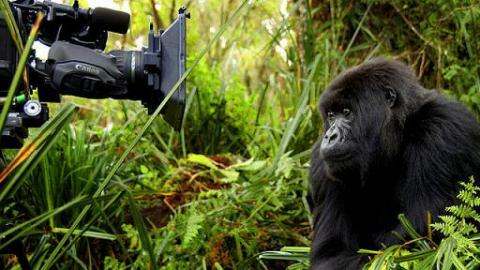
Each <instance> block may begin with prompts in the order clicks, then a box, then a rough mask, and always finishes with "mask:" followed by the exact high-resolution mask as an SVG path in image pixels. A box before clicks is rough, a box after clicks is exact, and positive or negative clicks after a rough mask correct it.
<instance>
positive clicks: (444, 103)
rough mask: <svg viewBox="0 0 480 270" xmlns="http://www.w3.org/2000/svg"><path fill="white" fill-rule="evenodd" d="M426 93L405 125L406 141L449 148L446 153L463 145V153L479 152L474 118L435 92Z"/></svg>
mask: <svg viewBox="0 0 480 270" xmlns="http://www.w3.org/2000/svg"><path fill="white" fill-rule="evenodd" d="M426 91H427V92H426V95H425V96H424V101H423V102H422V103H421V105H420V107H419V108H418V109H417V110H416V112H414V113H412V114H411V115H410V116H409V117H408V119H407V121H406V125H405V134H406V135H407V137H410V138H411V139H413V140H421V141H432V142H435V143H436V144H441V145H443V144H445V145H449V147H448V149H445V150H449V149H450V148H451V146H459V145H462V147H461V150H462V151H466V152H471V151H480V124H479V122H478V121H477V119H476V117H475V116H474V115H473V114H472V113H471V112H470V111H469V110H468V109H467V108H466V107H465V105H463V104H461V103H460V102H458V101H454V100H451V99H449V98H447V97H445V96H443V95H441V94H440V93H438V92H437V91H434V90H426ZM465 146H468V147H469V148H471V149H470V150H468V149H465ZM459 150H460V149H459Z"/></svg>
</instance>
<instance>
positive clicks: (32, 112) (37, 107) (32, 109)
mask: <svg viewBox="0 0 480 270" xmlns="http://www.w3.org/2000/svg"><path fill="white" fill-rule="evenodd" d="M23 111H24V112H25V114H26V115H28V116H31V117H35V116H38V115H39V114H40V113H41V112H42V105H41V104H40V102H38V101H36V100H29V101H27V103H25V105H23Z"/></svg>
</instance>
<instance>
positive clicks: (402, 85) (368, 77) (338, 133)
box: [310, 58, 480, 270]
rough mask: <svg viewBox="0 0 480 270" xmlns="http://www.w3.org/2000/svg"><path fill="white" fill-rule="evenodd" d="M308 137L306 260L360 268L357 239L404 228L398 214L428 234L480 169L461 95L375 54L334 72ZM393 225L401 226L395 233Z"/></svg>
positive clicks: (320, 268)
mask: <svg viewBox="0 0 480 270" xmlns="http://www.w3.org/2000/svg"><path fill="white" fill-rule="evenodd" d="M319 109H320V113H321V115H322V118H323V120H324V133H323V135H322V136H321V137H320V138H319V139H318V141H317V142H316V144H315V145H314V146H313V150H312V158H311V163H310V164H311V168H310V188H311V199H312V204H313V205H312V212H313V216H314V219H313V223H314V224H313V241H312V251H311V268H312V269H314V270H334V269H341V270H345V269H355V270H356V269H361V267H362V266H363V265H364V264H365V263H366V262H367V261H368V258H367V257H366V256H365V255H361V254H359V253H357V251H358V250H359V249H360V248H366V249H380V248H382V246H383V245H391V244H394V243H396V242H398V241H399V240H398V238H397V237H395V236H394V234H392V232H393V231H396V232H398V234H400V235H402V236H406V232H405V231H404V229H403V228H402V226H401V225H400V222H399V220H398V214H400V213H404V214H405V215H406V216H407V218H408V219H409V220H410V221H411V222H412V224H413V226H414V228H415V229H416V230H417V231H418V232H419V233H420V234H421V235H426V234H427V226H428V221H427V213H428V212H430V213H431V214H432V217H434V221H435V220H436V219H435V217H437V216H438V215H439V214H442V213H443V211H444V209H445V207H447V206H449V205H452V204H454V203H455V202H456V195H457V193H458V191H459V189H460V188H459V185H458V182H459V181H466V180H468V178H469V177H471V176H474V177H477V179H480V178H478V176H479V175H480V125H479V123H478V122H477V120H476V118H475V116H474V115H473V114H472V113H470V112H469V111H468V110H467V109H466V108H465V106H463V105H462V104H460V103H458V102H455V101H452V100H450V99H447V98H445V97H443V96H441V95H440V94H439V93H438V92H437V91H435V90H427V89H425V88H423V87H422V86H421V85H420V84H419V82H418V80H417V78H416V77H415V75H414V74H413V72H412V71H411V70H410V69H409V68H408V67H407V66H406V65H404V64H403V63H401V62H398V61H394V60H386V59H383V58H376V59H373V60H370V61H368V62H366V63H363V64H361V65H359V66H355V67H353V68H350V69H348V70H346V71H345V72H343V73H342V74H340V75H339V76H338V77H337V78H336V79H334V80H333V82H332V83H331V84H330V85H329V86H328V87H327V89H326V90H325V91H324V92H323V94H322V95H321V97H320V104H319ZM398 234H397V235H398Z"/></svg>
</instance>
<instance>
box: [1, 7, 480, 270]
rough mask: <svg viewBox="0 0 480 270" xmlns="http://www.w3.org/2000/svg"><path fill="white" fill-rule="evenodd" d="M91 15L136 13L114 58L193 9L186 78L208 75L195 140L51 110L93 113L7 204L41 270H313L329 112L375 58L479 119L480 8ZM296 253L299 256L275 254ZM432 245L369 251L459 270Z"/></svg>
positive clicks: (196, 99)
mask: <svg viewBox="0 0 480 270" xmlns="http://www.w3.org/2000/svg"><path fill="white" fill-rule="evenodd" d="M64 2H68V1H64ZM80 3H81V6H83V7H87V6H99V5H100V6H106V7H110V8H117V9H121V10H124V11H128V12H130V13H131V15H132V21H131V28H130V29H131V30H130V32H129V33H128V34H126V35H123V36H121V35H111V37H110V39H109V43H108V47H107V50H108V49H136V48H139V47H140V46H143V45H145V43H146V35H147V33H148V29H149V21H150V20H151V21H152V23H153V25H154V28H155V29H156V30H158V29H162V28H165V27H167V26H168V25H169V24H170V23H171V22H172V21H173V20H174V19H175V18H176V14H177V10H178V9H179V8H180V7H181V6H186V7H187V8H188V10H189V11H190V13H191V19H190V20H188V26H187V33H188V34H187V39H188V41H187V43H188V45H187V52H188V65H187V66H191V65H196V66H195V68H194V69H193V70H192V73H191V74H190V75H189V76H188V77H187V90H188V94H187V108H186V114H185V117H184V120H185V121H184V124H183V127H182V129H181V131H180V132H175V131H173V130H172V129H171V128H170V127H169V126H168V125H167V124H166V123H165V122H164V121H163V120H162V119H161V117H159V118H157V119H155V120H154V121H153V122H152V123H148V120H149V116H148V115H147V114H146V112H145V110H144V109H143V108H142V107H141V105H140V104H138V103H136V102H129V101H113V100H107V101H92V100H85V99H79V98H65V99H64V103H63V104H60V105H53V106H52V107H53V108H54V109H53V114H55V112H62V113H65V110H66V109H65V106H67V105H66V104H75V105H76V106H77V107H78V108H79V109H78V110H77V111H75V112H74V111H73V110H72V114H73V117H72V118H71V119H70V121H64V122H62V123H60V124H57V125H54V126H53V127H50V128H51V129H52V130H54V135H55V136H52V137H51V140H50V141H49V143H50V142H51V144H50V146H49V147H48V151H39V150H38V149H37V150H38V151H37V154H36V155H33V156H32V157H30V159H29V161H28V162H31V163H29V164H30V166H28V168H26V169H25V170H24V171H20V170H17V171H16V172H14V173H13V174H12V175H11V176H10V178H9V179H7V181H10V182H14V188H13V189H12V191H11V192H10V193H9V196H4V194H3V193H0V202H2V208H1V211H2V215H1V216H2V219H1V220H2V223H3V224H7V223H8V224H14V225H13V228H12V229H10V230H8V231H7V232H3V233H1V234H0V236H8V235H10V237H11V236H12V235H15V237H17V238H20V239H23V240H24V243H25V244H26V249H27V251H28V254H29V258H30V261H31V263H32V265H33V266H34V268H35V269H48V268H54V269H99V268H100V269H102V268H104V269H284V268H285V267H286V266H288V265H290V264H291V262H288V261H284V260H283V259H290V260H293V261H294V262H296V263H295V264H294V265H293V266H290V267H291V268H292V269H293V268H296V269H306V268H307V267H308V266H307V265H308V260H307V259H306V258H307V257H308V255H307V254H306V252H308V250H306V249H305V248H302V247H308V246H309V244H310V239H311V235H310V233H311V214H310V212H309V210H308V203H307V199H306V196H307V192H308V167H309V157H310V149H311V146H312V145H313V143H314V142H315V140H316V139H317V137H318V135H319V133H320V132H321V127H322V122H321V119H320V117H319V114H318V112H317V102H318V98H319V96H320V94H321V92H322V90H323V89H324V88H325V87H326V85H328V83H329V82H330V81H331V80H332V79H333V78H334V77H335V76H336V75H338V74H339V73H340V72H341V71H342V70H344V69H346V68H347V67H349V66H351V65H355V64H359V63H361V62H363V61H365V60H367V59H369V58H372V57H375V56H386V57H391V58H395V59H399V60H402V61H404V62H406V63H407V64H409V65H410V66H411V67H412V68H413V69H414V71H415V73H416V74H417V75H418V77H419V80H420V81H421V83H422V84H424V85H425V86H426V87H427V88H435V89H438V90H439V91H441V92H443V93H444V94H446V95H448V96H450V97H451V98H452V99H458V100H460V101H462V102H464V103H465V104H466V105H467V106H468V107H469V109H470V110H471V111H473V112H474V113H475V114H477V115H479V113H480V95H479V92H480V80H479V76H478V75H479V63H480V62H479V54H480V41H479V40H480V39H479V38H478V37H477V35H478V34H477V33H480V23H479V19H480V3H479V1H458V0H439V1H436V0H426V1H399V0H395V1H372V0H368V1H367V0H365V1H354V0H352V1H348V0H339V1H337V0H330V1H320V0H290V1H287V0H258V1H254V0H251V1H241V0H198V1H192V0H186V1H180V0H130V1H128V0H114V1H80ZM222 31H225V32H224V33H223V35H222V36H220V37H219V38H217V36H216V34H217V33H218V32H222ZM211 42H214V43H213V45H212V46H211V47H208V51H207V52H206V54H205V55H202V54H201V52H202V50H203V49H204V48H207V46H208V45H209V44H210V43H211ZM39 51H41V49H39ZM202 56H203V57H202ZM200 57H201V58H200ZM197 60H199V62H198V64H197V62H196V61H197ZM138 90H139V91H141V89H138ZM62 108H64V109H63V110H62ZM146 124H147V127H148V129H146V132H145V134H144V135H143V136H141V137H138V134H141V133H142V132H143V129H144V127H146ZM137 137H138V138H139V139H140V140H139V142H138V143H137V144H136V146H135V147H134V148H133V149H130V147H129V145H130V144H131V142H132V141H134V140H135V138H137ZM39 149H40V148H39ZM39 152H41V153H39ZM6 154H7V157H8V158H10V159H12V158H13V157H14V155H15V154H16V152H15V151H9V152H7V153H6ZM122 155H123V156H122ZM122 157H124V158H125V161H124V162H121V163H120V162H118V161H119V160H120V159H121V158H122ZM19 171H20V172H19ZM105 180H107V181H105ZM465 180H467V179H465ZM12 185H13V184H12ZM472 193H475V191H472ZM86 205H87V206H88V205H89V206H88V207H87V208H85V206H86ZM85 209H87V210H85ZM79 216H80V217H81V218H79ZM407 225H408V224H407ZM457 229H458V228H457ZM469 233H470V232H469ZM465 234H467V233H465ZM419 237H420V236H419ZM472 241H476V240H475V239H473V240H472ZM422 245H423V244H422ZM285 246H296V247H298V248H290V249H289V248H287V249H284V250H286V251H290V252H283V253H275V252H266V251H276V250H280V249H281V248H283V247H285ZM429 247H430V248H429V249H425V250H427V251H429V252H431V253H428V252H426V251H425V250H422V249H421V248H419V249H416V248H415V247H413V246H408V245H403V246H398V247H395V249H391V250H394V251H395V252H397V253H388V252H383V251H365V252H367V253H368V252H370V254H371V255H372V257H375V256H377V257H376V258H377V261H378V258H380V257H381V255H385V254H389V256H390V257H388V256H387V257H388V258H386V257H385V256H384V257H381V258H383V260H384V261H382V262H381V263H380V264H378V265H383V266H378V267H386V268H388V267H390V266H392V265H395V267H396V266H399V265H400V264H399V263H400V262H399V261H398V260H397V261H395V260H394V257H395V256H397V258H398V255H399V254H403V255H405V254H410V255H411V254H414V255H416V256H417V257H413V259H412V258H410V261H415V260H416V262H417V263H418V262H419V261H421V260H425V258H427V255H428V256H430V257H432V258H433V259H432V262H433V261H434V260H435V262H438V261H441V265H440V266H441V267H446V266H451V264H455V262H453V263H451V262H448V261H447V262H445V261H442V259H444V258H443V257H441V256H440V258H436V257H435V256H439V255H438V254H439V253H438V252H437V253H436V252H434V251H438V245H433V244H432V245H430V246H429ZM455 247H456V248H458V249H452V250H455V252H458V254H460V255H462V256H463V257H462V256H460V255H458V254H457V253H456V254H457V255H458V258H460V259H459V262H461V263H464V264H463V265H464V266H469V265H468V262H467V261H468V260H472V258H476V257H475V256H476V255H475V254H478V249H477V250H475V245H474V247H473V248H472V247H471V246H468V247H467V248H465V247H462V248H464V249H463V251H462V250H460V249H459V247H458V245H457V246H455ZM409 248H410V249H409ZM424 248H425V247H424ZM469 248H471V249H469ZM386 250H388V249H386ZM391 250H390V251H391ZM465 250H467V251H471V253H472V254H473V255H472V254H470V253H467V252H466V251H465ZM474 251H475V252H474ZM418 252H420V253H418ZM422 252H423V253H422ZM422 256H423V257H422ZM472 256H473V257H472ZM430 257H428V258H430ZM462 258H463V259H462ZM4 259H5V262H6V264H7V265H8V266H9V267H13V268H16V269H18V264H16V261H15V259H14V258H13V257H7V258H4ZM272 259H274V260H272ZM403 261H405V260H403ZM477 261H478V260H477ZM385 262H387V263H385ZM449 263H450V264H449ZM455 265H458V264H455ZM472 265H473V264H472ZM470 266H471V265H470ZM373 267H376V266H375V265H374V266H373ZM471 267H473V266H471ZM386 268H383V269H386ZM375 269H377V268H375ZM378 269H382V268H378ZM395 269H397V268H395ZM398 269H401V268H398ZM445 269H448V268H445ZM472 269H474V268H472Z"/></svg>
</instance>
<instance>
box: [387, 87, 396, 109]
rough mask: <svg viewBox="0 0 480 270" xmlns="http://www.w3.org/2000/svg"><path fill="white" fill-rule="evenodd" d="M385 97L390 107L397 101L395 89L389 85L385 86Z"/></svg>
mask: <svg viewBox="0 0 480 270" xmlns="http://www.w3.org/2000/svg"><path fill="white" fill-rule="evenodd" d="M385 97H386V99H387V104H388V106H389V107H390V108H392V107H393V106H395V103H396V101H397V91H395V90H394V89H393V88H391V87H387V88H385Z"/></svg>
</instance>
